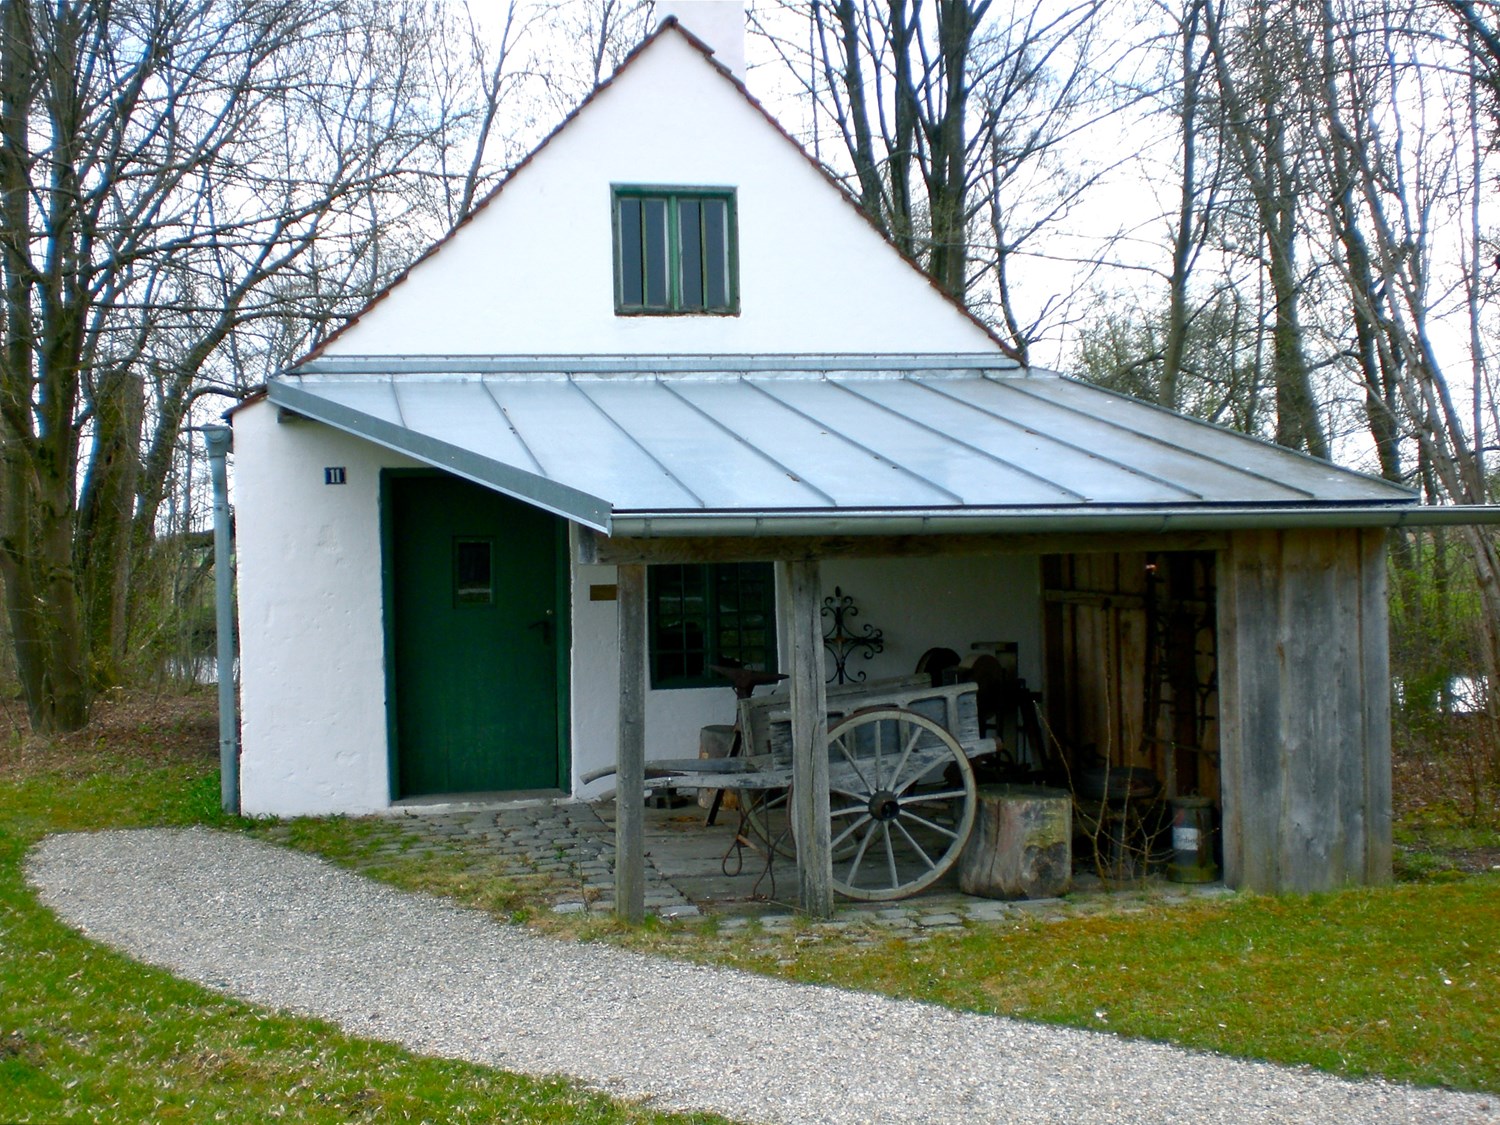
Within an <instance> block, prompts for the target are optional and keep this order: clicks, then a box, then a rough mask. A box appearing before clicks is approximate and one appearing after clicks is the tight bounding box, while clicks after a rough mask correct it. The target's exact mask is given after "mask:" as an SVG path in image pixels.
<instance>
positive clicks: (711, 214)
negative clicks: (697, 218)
mask: <svg viewBox="0 0 1500 1125" xmlns="http://www.w3.org/2000/svg"><path fill="white" fill-rule="evenodd" d="M703 289H704V304H705V305H707V306H708V307H709V308H725V307H727V306H728V304H729V204H728V203H726V202H725V201H724V200H722V199H705V200H704V201H703Z"/></svg>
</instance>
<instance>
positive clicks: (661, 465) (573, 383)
mask: <svg viewBox="0 0 1500 1125" xmlns="http://www.w3.org/2000/svg"><path fill="white" fill-rule="evenodd" d="M659 382H660V380H658V383H659ZM568 385H569V386H570V387H572V388H573V389H574V390H575V391H577V392H578V393H579V394H580V395H582V396H583V400H584V401H585V402H587V403H588V404H589V405H590V406H592V407H593V408H594V409H595V410H596V411H598V412H599V415H600V417H602V418H603V419H604V420H605V421H606V422H608V423H609V424H610V425H611V426H613V427H614V428H615V429H616V430H618V431H619V433H620V434H621V436H623V437H624V438H625V440H626V441H628V442H629V443H630V444H631V445H633V446H635V447H636V448H637V449H639V450H640V451H641V453H642V454H644V455H645V457H646V459H647V460H648V461H650V462H651V463H652V464H653V465H655V466H656V467H657V468H658V469H660V470H661V471H662V473H663V474H664V475H665V476H666V477H667V479H668V480H670V481H671V482H672V483H673V484H675V485H676V486H677V487H678V488H680V489H682V491H683V492H684V493H686V494H687V495H689V496H691V497H692V498H693V499H694V500H696V501H697V502H698V507H700V508H707V507H708V504H707V503H706V502H705V501H704V499H703V497H701V496H699V495H698V494H697V493H696V492H694V491H693V490H692V489H691V488H689V487H688V486H687V483H686V482H685V481H683V480H682V478H681V477H679V476H678V475H677V474H676V473H674V472H673V471H672V470H671V469H669V468H668V467H667V465H666V463H665V462H664V461H662V459H661V458H660V457H658V456H657V455H656V454H654V453H652V452H651V450H649V449H647V448H646V446H645V444H644V443H643V442H642V441H641V439H640V438H638V437H636V436H635V435H634V434H633V433H631V432H630V431H629V430H627V429H626V428H625V427H624V425H622V424H621V422H620V420H619V419H618V418H616V417H615V416H614V415H613V414H611V413H610V412H609V411H608V410H605V409H604V407H602V406H600V405H599V403H598V402H596V401H595V400H594V398H593V396H592V395H590V394H589V393H588V391H586V390H584V389H583V388H582V387H581V386H579V384H578V380H577V379H575V378H573V376H572V375H569V376H568Z"/></svg>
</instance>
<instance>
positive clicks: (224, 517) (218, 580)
mask: <svg viewBox="0 0 1500 1125" xmlns="http://www.w3.org/2000/svg"><path fill="white" fill-rule="evenodd" d="M233 441H234V435H233V432H232V431H231V430H230V429H229V427H228V426H204V427H203V443H204V445H206V446H207V447H208V464H209V468H210V470H211V472H212V475H213V485H214V611H215V612H214V630H215V632H216V633H217V634H218V641H219V800H220V802H221V804H222V805H223V807H224V811H225V812H227V813H230V814H232V815H238V814H239V811H240V747H239V713H238V709H237V708H236V706H235V702H236V701H235V692H234V576H233V572H232V569H231V568H232V564H231V562H230V554H231V552H232V547H231V544H230V524H229V473H228V470H227V469H226V467H225V464H224V458H225V456H226V455H227V454H228V453H229V451H230V449H231V448H233Z"/></svg>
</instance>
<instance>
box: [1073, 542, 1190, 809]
mask: <svg viewBox="0 0 1500 1125" xmlns="http://www.w3.org/2000/svg"><path fill="white" fill-rule="evenodd" d="M1148 564H1150V565H1154V566H1155V567H1156V570H1155V573H1154V578H1151V577H1148V571H1147V566H1148ZM1043 583H1044V589H1045V595H1044V596H1045V597H1046V599H1047V604H1046V607H1045V628H1046V659H1047V666H1046V684H1045V689H1044V690H1045V697H1046V701H1047V717H1048V722H1049V723H1050V724H1051V726H1052V729H1053V730H1054V731H1055V732H1057V734H1058V736H1059V738H1060V740H1061V741H1062V743H1063V745H1064V748H1065V749H1066V750H1067V751H1071V752H1072V753H1073V754H1075V755H1077V756H1078V757H1079V758H1080V759H1082V758H1086V757H1087V756H1088V755H1089V754H1091V753H1092V754H1097V755H1099V756H1100V757H1103V758H1107V759H1108V760H1109V762H1110V764H1111V765H1115V766H1146V767H1148V768H1150V769H1151V770H1153V771H1154V772H1155V773H1156V775H1157V777H1158V778H1160V779H1161V780H1162V782H1163V783H1164V784H1165V783H1166V781H1167V779H1168V776H1169V768H1168V761H1167V755H1168V754H1169V753H1171V752H1172V751H1171V747H1173V746H1182V747H1183V749H1182V750H1181V751H1179V752H1178V753H1177V754H1176V759H1177V760H1176V762H1175V763H1173V765H1175V767H1176V773H1177V775H1178V778H1179V779H1180V784H1179V785H1178V786H1177V791H1178V793H1180V794H1184V795H1186V794H1193V793H1196V794H1199V795H1202V796H1207V797H1211V798H1213V797H1217V796H1218V792H1219V771H1218V722H1217V712H1218V700H1217V697H1216V695H1215V694H1214V693H1213V692H1212V691H1210V692H1209V693H1208V694H1207V696H1206V698H1204V699H1202V700H1200V699H1198V698H1197V696H1196V694H1195V689H1196V686H1197V685H1198V684H1199V683H1202V684H1206V685H1210V686H1211V685H1212V684H1213V683H1214V677H1215V666H1216V652H1215V636H1214V632H1215V631H1214V629H1213V628H1212V627H1211V626H1210V627H1209V628H1207V629H1203V630H1199V629H1196V628H1195V626H1196V624H1197V623H1198V622H1199V621H1200V620H1201V619H1202V618H1203V617H1204V615H1205V613H1207V614H1208V620H1209V622H1210V623H1211V622H1212V612H1211V611H1212V606H1213V598H1214V556H1213V555H1212V554H1209V553H1207V552H1176V553H1173V552H1151V553H1147V552H1140V551H1133V552H1119V553H1113V554H1106V553H1090V554H1073V555H1053V556H1050V557H1048V558H1046V559H1045V560H1044V564H1043ZM1148 597H1152V598H1154V599H1155V601H1154V610H1153V613H1154V614H1155V616H1156V620H1157V622H1158V631H1163V630H1170V629H1171V627H1172V625H1173V623H1174V622H1175V621H1178V620H1181V619H1185V620H1186V621H1187V625H1186V630H1185V632H1184V631H1183V630H1182V629H1180V628H1179V629H1178V631H1177V632H1176V634H1170V633H1169V635H1168V637H1167V645H1166V647H1167V649H1168V650H1169V652H1168V654H1167V655H1168V656H1169V657H1170V658H1171V659H1176V660H1185V661H1186V662H1187V663H1186V668H1185V669H1182V671H1185V676H1184V675H1177V676H1173V675H1171V674H1170V671H1171V670H1170V669H1168V668H1165V667H1163V665H1162V657H1161V656H1159V658H1158V660H1157V661H1154V662H1153V661H1148V659H1147V646H1148V645H1149V644H1151V642H1152V637H1151V632H1152V629H1151V625H1150V622H1151V618H1149V617H1148V612H1147V606H1146V603H1147V598H1148ZM1153 677H1154V678H1155V681H1156V687H1155V690H1156V691H1157V692H1158V693H1159V696H1160V706H1159V707H1156V708H1154V721H1153V722H1152V723H1151V729H1150V730H1146V729H1144V728H1145V726H1146V723H1147V711H1148V708H1147V699H1148V694H1149V692H1150V691H1151V690H1152V684H1151V679H1152V678H1153ZM1200 713H1202V714H1204V715H1205V716H1206V717H1205V719H1204V720H1203V721H1201V722H1200V721H1198V720H1197V716H1198V715H1199V714H1200ZM1184 716H1186V719H1184V718H1183V717H1184ZM1073 764H1074V765H1075V766H1076V765H1080V764H1082V762H1081V761H1075V762H1074V763H1073Z"/></svg>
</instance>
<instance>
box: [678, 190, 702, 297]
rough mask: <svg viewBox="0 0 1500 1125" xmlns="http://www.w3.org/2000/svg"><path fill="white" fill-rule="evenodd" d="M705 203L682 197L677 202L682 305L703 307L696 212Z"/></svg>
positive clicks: (698, 230) (699, 238) (699, 240)
mask: <svg viewBox="0 0 1500 1125" xmlns="http://www.w3.org/2000/svg"><path fill="white" fill-rule="evenodd" d="M706 206H707V204H704V203H699V202H698V201H697V200H696V199H684V200H682V201H681V202H680V203H678V204H677V229H678V238H679V239H681V241H682V307H683V308H685V309H701V308H702V307H703V232H702V229H701V228H700V225H699V222H698V212H699V211H700V210H701V209H702V208H704V207H706Z"/></svg>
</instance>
